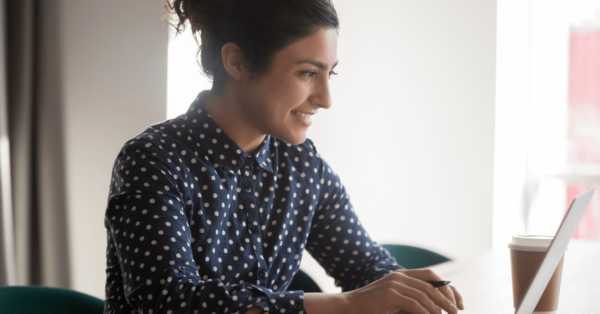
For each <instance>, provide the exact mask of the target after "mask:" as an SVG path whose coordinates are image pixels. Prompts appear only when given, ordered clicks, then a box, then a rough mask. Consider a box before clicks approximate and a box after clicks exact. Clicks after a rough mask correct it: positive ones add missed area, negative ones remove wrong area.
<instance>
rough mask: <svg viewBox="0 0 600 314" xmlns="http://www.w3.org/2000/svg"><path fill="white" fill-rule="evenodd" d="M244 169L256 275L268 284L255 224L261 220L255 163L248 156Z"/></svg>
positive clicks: (244, 183)
mask: <svg viewBox="0 0 600 314" xmlns="http://www.w3.org/2000/svg"><path fill="white" fill-rule="evenodd" d="M246 167H248V168H246ZM243 169H244V170H243V171H244V173H242V177H243V185H242V190H243V195H244V200H245V204H246V205H245V208H246V214H247V215H246V217H247V221H246V222H247V224H248V225H249V230H250V233H251V237H252V240H253V245H252V247H253V250H254V257H255V262H256V263H257V266H258V269H257V271H256V274H257V275H258V277H259V281H260V282H266V278H267V277H268V273H267V272H266V270H265V269H264V267H266V262H260V261H259V258H260V256H261V255H262V243H261V242H259V241H258V238H260V226H259V225H255V224H254V222H255V221H256V223H257V224H258V223H259V221H260V219H259V211H258V203H257V202H256V196H255V195H254V192H255V191H254V182H253V181H252V176H253V172H254V161H253V159H252V158H251V157H250V156H248V158H247V159H246V165H244V167H243ZM245 171H248V175H246V172H245ZM251 205H254V208H252V206H251ZM257 266H255V267H257ZM261 268H263V269H261Z"/></svg>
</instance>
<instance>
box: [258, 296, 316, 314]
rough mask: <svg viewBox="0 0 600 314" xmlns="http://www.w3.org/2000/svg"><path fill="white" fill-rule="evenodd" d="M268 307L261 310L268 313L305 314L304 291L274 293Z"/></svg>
mask: <svg viewBox="0 0 600 314" xmlns="http://www.w3.org/2000/svg"><path fill="white" fill-rule="evenodd" d="M268 304H269V305H268V306H267V307H265V308H263V310H264V311H265V312H268V313H294V314H306V309H305V308H304V291H302V290H292V291H284V292H280V293H274V294H272V295H271V299H269V302H268Z"/></svg>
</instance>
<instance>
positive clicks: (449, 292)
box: [437, 285, 457, 306]
mask: <svg viewBox="0 0 600 314" xmlns="http://www.w3.org/2000/svg"><path fill="white" fill-rule="evenodd" d="M437 289H438V290H439V291H440V292H441V293H442V294H443V295H444V296H445V297H446V298H447V299H448V300H450V302H452V304H454V306H457V304H456V298H455V297H454V292H453V291H452V288H450V287H449V285H448V286H443V287H439V288H437Z"/></svg>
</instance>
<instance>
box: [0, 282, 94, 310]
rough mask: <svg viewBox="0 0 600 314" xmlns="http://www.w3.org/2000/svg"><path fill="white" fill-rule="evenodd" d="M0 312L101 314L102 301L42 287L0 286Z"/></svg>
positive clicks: (59, 289) (67, 291) (63, 290)
mask: <svg viewBox="0 0 600 314" xmlns="http://www.w3.org/2000/svg"><path fill="white" fill-rule="evenodd" d="M0 312H2V313H11V314H39V313H45V314H59V313H60V314H81V313H86V314H88V313H89V314H102V313H103V312H104V301H103V300H100V299H98V298H96V297H93V296H91V295H87V294H84V293H81V292H77V291H73V290H69V289H62V288H53V287H44V286H5V287H0Z"/></svg>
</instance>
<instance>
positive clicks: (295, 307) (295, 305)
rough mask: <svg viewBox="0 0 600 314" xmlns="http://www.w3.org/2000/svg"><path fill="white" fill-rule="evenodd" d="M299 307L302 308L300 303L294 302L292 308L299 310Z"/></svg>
mask: <svg viewBox="0 0 600 314" xmlns="http://www.w3.org/2000/svg"><path fill="white" fill-rule="evenodd" d="M301 309H302V305H300V304H298V303H296V304H294V310H296V311H300V310H301Z"/></svg>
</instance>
